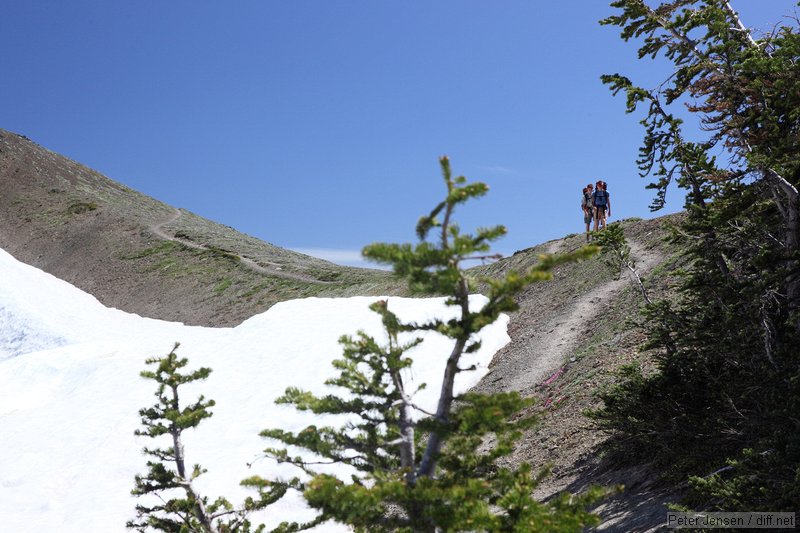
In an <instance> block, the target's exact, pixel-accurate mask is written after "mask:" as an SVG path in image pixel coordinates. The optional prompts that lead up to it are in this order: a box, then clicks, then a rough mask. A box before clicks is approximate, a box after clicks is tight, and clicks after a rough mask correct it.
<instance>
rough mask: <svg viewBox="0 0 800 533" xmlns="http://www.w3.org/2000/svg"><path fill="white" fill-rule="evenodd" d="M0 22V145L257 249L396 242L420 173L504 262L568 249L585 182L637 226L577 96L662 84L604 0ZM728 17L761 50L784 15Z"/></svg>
mask: <svg viewBox="0 0 800 533" xmlns="http://www.w3.org/2000/svg"><path fill="white" fill-rule="evenodd" d="M2 4H3V5H2V15H0V51H1V52H0V71H1V72H2V76H3V82H2V84H0V128H4V129H8V130H12V131H15V132H18V133H22V134H24V135H27V136H28V137H30V138H32V139H33V140H34V141H36V142H38V143H39V144H42V145H43V146H45V147H47V148H49V149H51V150H54V151H57V152H60V153H62V154H65V155H67V156H69V157H71V158H72V159H75V160H77V161H79V162H81V163H84V164H86V165H88V166H90V167H92V168H95V169H97V170H99V171H101V172H103V173H104V174H106V175H107V176H109V177H110V178H112V179H115V180H117V181H119V182H122V183H124V184H125V185H127V186H129V187H132V188H134V189H137V190H139V191H141V192H144V193H146V194H148V195H150V196H153V197H155V198H158V199H159V200H162V201H165V202H167V203H170V204H173V205H175V206H177V207H183V208H186V209H189V210H191V211H194V212H195V213H198V214H200V215H202V216H205V217H208V218H210V219H213V220H216V221H218V222H221V223H223V224H227V225H230V226H233V227H235V228H236V229H238V230H240V231H243V232H245V233H248V234H251V235H254V236H256V237H259V238H261V239H264V240H266V241H268V242H271V243H274V244H277V245H279V246H283V247H288V248H294V249H303V250H314V249H329V250H338V251H340V252H341V254H343V255H345V256H346V255H347V253H348V252H352V251H357V250H359V249H360V248H361V247H362V246H363V245H365V244H368V243H370V242H374V241H402V242H406V241H412V240H413V239H414V233H413V229H414V225H415V223H416V220H417V219H418V217H419V216H420V215H421V214H423V213H424V212H426V211H427V210H428V209H430V208H431V207H432V206H433V205H434V203H435V202H436V201H438V199H439V198H440V196H441V194H442V192H443V187H442V184H441V181H440V178H439V173H438V162H437V158H438V156H440V155H442V154H447V155H449V156H450V158H451V160H452V163H453V167H454V170H455V171H456V172H457V173H459V174H464V175H466V176H467V177H468V178H470V179H476V180H477V179H480V180H482V181H485V182H487V183H489V185H490V187H491V192H490V194H489V196H488V197H487V198H485V199H483V200H480V201H478V202H476V203H474V204H473V205H472V206H468V207H467V208H466V209H465V210H464V211H463V212H462V213H461V215H460V217H459V218H460V220H461V222H462V226H463V227H464V228H465V229H469V228H471V227H474V226H475V225H493V224H497V223H503V224H505V225H506V226H508V229H509V235H508V236H507V237H506V238H505V239H503V240H502V241H500V242H499V244H498V249H499V250H500V251H502V252H505V253H512V252H513V251H515V250H518V249H522V248H525V247H528V246H532V245H534V244H538V243H540V242H543V241H546V240H549V239H553V238H556V237H561V236H563V235H565V234H567V233H572V232H579V231H582V217H581V213H580V211H579V207H578V201H579V196H580V190H581V188H582V187H583V186H584V185H585V184H586V183H588V182H589V181H592V182H593V181H596V180H597V179H600V178H602V179H604V180H605V181H607V182H608V183H609V191H610V192H611V195H612V203H613V208H614V209H613V215H614V217H613V219H619V218H626V217H631V216H639V217H645V218H646V217H650V216H652V215H651V214H650V213H649V211H648V208H647V206H648V205H649V203H650V200H651V198H652V193H651V192H650V191H646V190H645V188H644V187H645V184H646V181H645V180H643V179H641V178H639V177H638V175H637V170H636V167H635V164H634V160H635V157H636V153H637V149H638V146H639V143H640V140H641V136H642V131H641V127H640V126H639V124H638V117H634V116H629V115H625V113H624V102H623V100H622V98H613V97H612V96H611V94H610V92H609V91H608V90H607V89H606V88H605V87H604V86H603V85H602V84H601V83H600V81H599V77H600V75H601V74H604V73H613V72H621V73H624V74H626V75H628V76H629V77H631V78H633V79H634V81H637V82H639V83H641V84H643V85H645V86H648V84H649V85H653V84H655V83H656V81H657V80H661V79H663V78H664V77H665V75H666V74H667V73H668V71H667V70H665V68H666V65H664V64H660V65H658V64H655V65H654V64H652V63H651V62H649V61H638V60H637V59H636V47H635V45H634V44H632V43H629V44H625V43H624V42H623V41H621V40H620V39H619V37H618V35H617V33H618V32H617V31H616V30H615V29H613V28H609V27H601V26H600V25H599V24H598V23H597V21H598V20H599V19H600V18H603V17H604V16H607V15H609V14H610V13H611V12H612V10H611V8H610V7H608V4H609V1H608V0H599V1H598V0H558V1H542V0H513V1H511V0H508V1H506V0H496V1H495V0H492V1H488V0H481V1H475V0H459V1H456V0H435V1H434V0H427V1H422V0H404V1H388V0H340V1H334V0H294V1H290V0H285V1H282V2H278V1H267V0H264V1H254V0H237V1H235V2H223V1H217V2H210V1H198V0H169V1H163V0H137V1H136V2H131V1H109V0H74V1H69V2H65V1H63V0H47V1H45V0H38V1H12V0H3V2H2ZM733 4H734V7H736V8H737V9H738V10H739V11H740V12H741V13H742V15H743V19H744V21H745V23H746V24H747V25H748V26H752V27H756V28H760V29H769V28H770V27H771V26H772V23H774V22H776V21H778V20H779V19H780V16H781V15H784V14H787V13H790V12H792V11H793V8H794V6H795V5H796V2H795V1H793V0H734V2H733ZM682 204H683V200H682V197H681V195H680V194H679V193H678V191H677V190H674V191H671V194H670V201H669V203H668V208H667V209H666V211H665V212H674V211H677V210H680V209H681V207H682ZM320 253H321V252H320ZM323 255H325V254H323Z"/></svg>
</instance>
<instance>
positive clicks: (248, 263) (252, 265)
mask: <svg viewBox="0 0 800 533" xmlns="http://www.w3.org/2000/svg"><path fill="white" fill-rule="evenodd" d="M181 215H183V212H182V211H181V210H180V209H178V208H175V212H174V213H173V214H172V215H171V216H170V217H169V218H168V219H166V220H163V221H161V222H159V223H158V224H154V225H152V226H150V228H149V229H150V231H152V232H153V233H154V234H155V235H157V236H158V237H161V238H162V239H165V240H168V241H172V242H179V243H181V244H182V245H184V246H187V247H189V248H193V249H195V250H206V251H209V250H211V248H210V247H209V246H207V245H205V244H201V243H197V242H194V241H192V240H189V239H184V238H181V237H178V236H176V235H174V234H169V233H167V232H166V231H165V230H164V226H168V225H170V224H173V223H175V222H177V221H178V219H179V218H180V217H181ZM236 257H237V258H238V259H239V262H240V263H241V264H242V265H244V266H245V267H247V268H249V269H250V270H253V271H254V272H258V273H259V274H264V275H267V276H272V277H277V278H283V279H289V280H293V281H303V282H306V283H318V284H328V283H330V282H327V281H322V280H318V279H316V278H314V277H312V276H306V275H303V274H297V273H294V272H286V271H284V270H282V268H281V266H280V265H279V264H277V263H268V264H269V266H263V265H260V264H259V263H256V262H255V261H253V260H252V259H250V258H249V257H244V256H240V255H236Z"/></svg>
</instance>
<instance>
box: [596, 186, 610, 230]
mask: <svg viewBox="0 0 800 533" xmlns="http://www.w3.org/2000/svg"><path fill="white" fill-rule="evenodd" d="M595 185H596V187H595V191H594V193H592V205H593V206H594V230H595V231H598V230H599V229H605V227H606V217H607V216H609V217H610V216H611V195H610V194H608V191H607V190H606V182H605V181H601V180H598V181H597V183H596V184H595ZM601 226H602V227H601Z"/></svg>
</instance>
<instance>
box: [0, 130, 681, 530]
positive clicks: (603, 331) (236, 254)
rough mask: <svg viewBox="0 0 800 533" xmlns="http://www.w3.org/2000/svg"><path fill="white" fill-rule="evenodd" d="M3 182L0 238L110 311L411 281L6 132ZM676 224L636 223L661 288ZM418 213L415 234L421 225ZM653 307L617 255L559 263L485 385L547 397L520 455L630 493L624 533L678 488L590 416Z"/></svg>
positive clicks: (648, 281) (349, 291) (199, 308)
mask: <svg viewBox="0 0 800 533" xmlns="http://www.w3.org/2000/svg"><path fill="white" fill-rule="evenodd" d="M0 180H2V181H1V182H0V183H2V186H3V189H4V191H6V193H5V194H4V195H3V196H2V198H0V247H2V248H4V249H5V250H7V251H8V252H10V253H12V254H13V255H14V256H15V257H16V258H17V259H19V260H21V261H23V262H26V263H29V264H31V265H34V266H37V267H39V268H41V269H43V270H45V271H47V272H50V273H52V274H54V275H55V276H57V277H59V278H61V279H64V280H66V281H68V282H70V283H72V284H73V285H75V286H77V287H79V288H81V289H83V290H85V291H87V292H89V293H91V294H93V295H95V296H96V297H97V298H98V299H99V300H100V301H101V302H102V303H104V304H105V305H107V306H110V307H117V308H119V309H123V310H126V311H129V312H134V313H138V314H141V315H143V316H148V317H152V318H161V319H167V320H177V321H182V322H185V323H187V324H198V325H208V326H223V325H224V326H233V325H237V324H239V323H241V322H242V321H243V320H244V319H246V318H249V317H251V316H253V315H255V314H257V313H259V312H261V311H263V310H265V309H267V308H268V307H270V306H271V305H272V304H274V303H276V302H278V301H283V300H287V299H293V298H302V297H306V296H351V295H376V294H386V293H389V294H402V293H403V292H404V290H405V289H404V288H403V287H402V286H401V285H400V283H399V282H398V281H396V280H394V279H393V278H392V277H391V275H390V274H388V273H386V272H382V271H372V270H362V269H355V268H344V267H339V266H337V265H333V264H331V263H327V262H325V261H321V260H318V259H315V258H311V257H307V256H304V255H301V254H297V253H294V252H291V251H287V250H284V249H281V248H278V247H276V246H272V245H270V244H267V243H263V242H261V241H259V240H257V239H254V238H252V237H249V236H246V235H242V234H241V233H238V232H236V231H235V230H233V229H231V228H228V227H226V226H222V225H219V224H216V223H214V222H211V221H209V220H205V219H203V218H201V217H198V216H196V215H194V214H192V213H189V212H187V211H185V210H177V209H175V208H173V207H170V206H168V205H166V204H163V203H161V202H158V201H157V200H154V199H152V198H149V197H147V196H144V195H142V194H139V193H137V192H135V191H132V190H130V189H128V188H126V187H124V186H122V185H120V184H118V183H115V182H113V181H111V180H109V179H108V178H105V177H104V176H102V175H100V174H98V173H97V172H94V171H92V170H90V169H88V168H86V167H84V166H81V165H79V164H77V163H75V162H72V161H70V160H68V159H66V158H64V157H62V156H59V155H57V154H54V153H52V152H49V151H47V150H45V149H43V148H41V147H39V146H37V145H36V144H34V143H32V142H31V141H29V140H27V139H25V138H23V137H20V136H18V135H16V134H12V133H9V132H5V131H2V130H0ZM422 208H424V206H421V210H422ZM671 218H674V217H664V218H658V219H653V220H626V221H622V225H623V227H624V230H625V234H626V237H627V238H628V241H629V243H630V246H631V248H632V255H633V258H634V259H635V260H636V263H637V269H638V271H639V273H640V274H641V275H642V278H643V280H644V283H645V285H646V286H647V288H648V290H649V291H650V292H651V295H652V296H655V297H658V296H659V295H661V294H664V292H665V291H668V290H669V279H668V278H667V277H665V276H663V275H662V272H664V271H665V269H664V266H665V265H666V264H667V263H668V262H669V261H670V260H671V257H672V255H673V253H674V250H673V249H671V248H670V245H668V244H666V243H665V241H664V237H665V235H666V226H667V225H668V223H669V222H670V219H671ZM497 222H502V220H498V221H497ZM579 222H580V221H576V226H577V228H579V227H580V225H579V224H578V223H579ZM407 223H408V225H409V235H411V224H412V223H413V221H407ZM577 228H576V229H577ZM584 243H585V241H584V236H583V234H578V235H571V236H566V237H564V238H562V239H556V240H553V241H550V242H547V243H543V244H540V245H537V246H534V247H532V248H528V249H525V250H521V251H519V252H517V253H515V254H514V255H513V256H511V257H508V258H505V259H502V260H500V261H498V262H496V263H493V264H491V265H485V266H480V267H476V268H474V269H473V273H474V274H475V275H476V276H488V277H492V276H499V275H502V274H503V273H506V272H508V271H510V270H524V269H526V268H529V267H530V266H532V265H534V264H536V262H537V261H538V258H539V254H542V253H559V252H567V251H572V250H575V249H577V248H579V247H580V246H582V245H583V244H584ZM641 303H642V297H641V294H640V292H639V289H638V287H637V286H635V285H634V284H633V283H632V282H631V280H630V279H629V277H628V276H627V275H625V274H623V275H622V276H620V272H619V271H618V270H615V269H614V268H612V267H611V266H610V265H609V264H607V262H606V260H605V259H604V258H603V257H602V256H600V257H596V258H593V259H591V260H588V261H585V262H582V263H577V264H567V265H563V266H560V267H558V268H557V269H556V270H555V271H554V280H553V281H552V282H546V283H538V284H534V285H532V286H531V287H529V288H528V289H527V290H526V291H525V292H524V293H523V294H522V295H521V296H520V298H519V304H520V310H519V311H518V312H516V313H515V314H514V315H513V316H512V317H511V321H510V324H509V328H508V333H509V335H510V337H511V342H510V343H509V344H508V345H507V346H506V347H505V348H503V349H502V350H501V351H500V352H498V353H497V354H496V356H495V358H494V360H493V362H492V365H491V370H490V372H489V373H488V375H487V376H486V377H485V378H484V379H483V380H482V381H481V383H480V384H479V385H478V386H477V389H478V390H482V391H491V392H498V391H508V390H516V391H519V392H520V393H522V394H523V395H525V396H531V395H533V396H535V397H536V398H537V399H538V401H537V405H536V406H535V407H534V408H533V409H535V410H536V412H537V413H538V414H539V416H540V419H541V424H539V425H538V426H537V427H536V428H534V429H533V430H531V431H530V432H529V433H528V434H527V435H526V436H525V438H524V439H523V440H522V441H521V444H520V446H519V447H518V449H517V452H516V454H515V456H514V457H513V459H512V460H513V461H529V462H532V463H533V464H534V465H545V464H550V465H552V469H553V474H552V475H551V476H550V477H548V478H547V479H546V480H545V481H544V483H543V484H542V486H541V487H540V495H541V496H542V497H543V498H544V497H549V496H551V495H553V494H555V493H557V492H558V491H561V490H570V491H578V490H581V489H584V488H586V487H588V486H589V485H590V484H604V485H615V484H625V485H626V486H627V487H628V488H627V490H626V491H624V492H622V493H621V494H620V495H618V496H616V497H615V498H613V499H612V500H610V501H608V502H606V503H605V504H603V506H602V507H601V509H600V512H601V513H602V516H603V518H604V520H605V521H606V523H605V524H604V525H603V527H602V528H601V529H606V530H610V531H631V530H636V531H644V530H648V529H649V528H654V527H658V525H659V524H661V523H663V519H664V512H665V507H664V502H668V501H675V498H676V493H675V491H674V490H672V488H671V487H669V486H663V485H659V484H658V483H657V479H658V476H657V475H655V474H654V473H652V472H650V471H648V470H647V469H646V468H641V469H638V470H636V471H632V470H631V469H620V468H616V465H614V464H609V463H608V461H606V460H605V459H604V456H603V450H604V448H603V444H604V441H605V439H606V438H607V436H606V435H604V434H602V433H601V432H599V431H597V430H595V429H594V428H593V426H592V423H591V422H590V421H589V420H588V419H587V418H586V417H585V416H584V415H583V414H582V413H583V412H584V411H585V410H586V409H591V408H595V407H598V405H599V399H598V396H597V395H598V391H600V390H601V389H602V388H604V387H608V386H609V385H611V384H613V383H614V382H615V380H616V372H617V371H618V370H619V369H620V368H621V367H622V366H623V365H625V364H628V363H630V362H633V361H638V362H640V363H642V364H643V365H644V366H645V367H647V366H648V365H650V361H651V357H652V356H651V355H650V354H648V353H644V352H642V351H641V350H640V348H639V346H640V345H641V343H642V341H643V336H642V334H641V332H640V331H639V330H638V329H637V328H636V327H635V326H634V324H635V322H636V321H637V320H639V319H640V313H639V308H640V305H641Z"/></svg>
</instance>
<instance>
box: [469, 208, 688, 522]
mask: <svg viewBox="0 0 800 533" xmlns="http://www.w3.org/2000/svg"><path fill="white" fill-rule="evenodd" d="M666 222H667V219H655V220H649V221H642V220H629V221H623V222H622V224H623V227H624V228H625V234H626V236H627V238H628V242H629V244H630V246H631V252H632V257H633V258H634V260H635V261H636V269H637V271H638V273H639V274H640V275H641V277H642V279H643V281H644V284H645V286H646V287H647V290H648V291H649V292H650V294H651V296H653V297H658V296H659V295H660V294H661V293H662V292H663V291H664V290H666V287H665V286H664V282H663V279H662V276H661V273H660V268H661V267H662V266H663V265H664V264H665V263H666V262H668V261H669V260H670V255H671V252H672V250H671V249H670V247H669V246H668V245H667V244H666V243H665V242H664V241H663V238H664V236H665V234H666V230H665V225H666ZM584 243H585V241H584V237H583V235H576V236H571V237H567V238H565V239H560V240H556V241H551V242H549V243H545V244H543V245H540V246H537V247H535V248H531V249H529V250H525V251H522V252H518V253H517V254H515V255H514V256H513V257H511V258H508V259H506V260H503V261H500V262H498V263H496V264H494V265H491V266H490V267H483V268H482V269H481V270H482V273H484V274H488V275H498V274H502V273H504V272H506V271H508V270H511V269H515V270H523V269H525V268H527V267H530V266H531V265H533V264H535V262H536V258H537V257H538V255H539V254H540V253H558V252H566V251H572V250H575V249H577V248H578V247H580V246H582V245H583V244H584ZM518 302H519V305H520V309H519V310H518V311H517V312H516V313H514V315H513V316H512V318H511V323H510V325H509V334H510V336H511V342H510V343H509V344H508V345H507V346H506V347H505V348H504V349H503V350H501V351H500V352H499V353H498V354H497V355H496V356H495V359H494V361H493V364H492V369H491V371H490V373H489V374H488V375H487V376H486V377H485V378H484V380H483V381H482V382H481V384H480V385H479V386H478V390H480V391H484V392H499V391H518V392H520V393H521V394H522V395H523V396H525V397H534V398H535V400H536V403H535V405H534V407H533V408H532V410H533V411H534V412H535V413H536V414H537V415H538V416H539V418H540V424H539V425H538V426H536V427H535V428H534V429H532V430H530V431H528V432H527V434H526V435H525V437H524V438H523V440H522V441H521V442H520V445H519V446H518V449H517V450H516V452H515V454H514V456H513V457H512V458H511V462H514V463H519V462H523V461H525V462H530V463H532V464H534V465H537V466H544V465H549V466H550V467H551V468H552V474H551V475H550V476H549V477H548V478H546V479H545V481H544V482H543V484H542V485H541V486H540V487H539V490H538V494H539V496H540V497H542V498H547V497H550V496H552V495H554V494H556V493H558V492H560V491H564V490H568V491H570V492H580V491H582V490H585V489H586V488H588V487H589V486H590V485H603V486H609V487H611V486H618V485H624V486H625V489H624V490H623V491H622V492H620V493H618V494H616V495H615V496H613V497H611V498H609V499H608V500H606V501H605V502H604V503H603V504H602V505H600V506H599V507H598V509H597V511H598V513H600V515H601V516H602V518H603V520H604V523H603V525H602V526H601V527H600V528H599V529H600V530H603V531H619V532H627V531H655V530H659V529H660V528H661V527H662V526H663V524H664V522H665V517H666V511H667V509H666V503H668V502H674V501H676V500H677V499H678V497H679V493H678V491H676V490H674V488H673V487H669V486H666V485H664V484H662V483H660V482H659V477H658V475H657V474H656V473H654V472H651V471H649V470H648V469H647V468H646V467H644V466H643V467H641V468H623V467H620V466H618V465H615V464H610V463H609V461H607V460H606V459H604V457H603V444H604V442H605V440H606V439H607V438H608V435H606V434H604V433H602V432H601V431H599V430H597V429H596V428H595V427H594V426H593V424H592V422H591V421H590V420H589V419H588V418H586V417H585V416H584V411H585V410H587V409H592V408H596V407H599V406H600V401H599V399H598V392H599V391H600V390H602V389H603V388H605V387H608V386H611V385H613V383H614V382H615V381H616V379H617V378H616V372H617V370H618V369H619V368H620V367H621V366H623V365H625V364H629V363H631V362H633V361H639V362H641V363H642V364H645V365H647V364H649V361H650V359H651V355H650V354H647V353H643V352H641V350H640V346H641V343H642V341H643V336H642V333H641V331H639V330H638V329H637V328H635V327H634V326H633V324H632V323H633V322H635V321H638V320H640V318H641V316H640V306H641V305H642V304H643V303H644V302H643V299H642V296H641V293H640V291H639V288H638V285H637V284H636V283H635V282H634V281H633V279H632V278H630V277H629V276H628V275H626V273H624V272H623V273H620V271H619V270H616V269H614V268H612V267H611V266H610V265H609V264H608V263H607V261H606V260H605V259H604V258H603V257H602V256H600V257H596V258H593V259H591V260H588V261H585V262H582V263H578V264H570V265H563V266H561V267H558V268H557V269H556V270H555V271H554V279H553V281H552V282H545V283H539V284H536V285H533V286H531V287H530V288H529V289H528V290H527V291H526V292H525V293H524V294H523V295H522V296H521V297H520V298H519V300H518Z"/></svg>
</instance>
